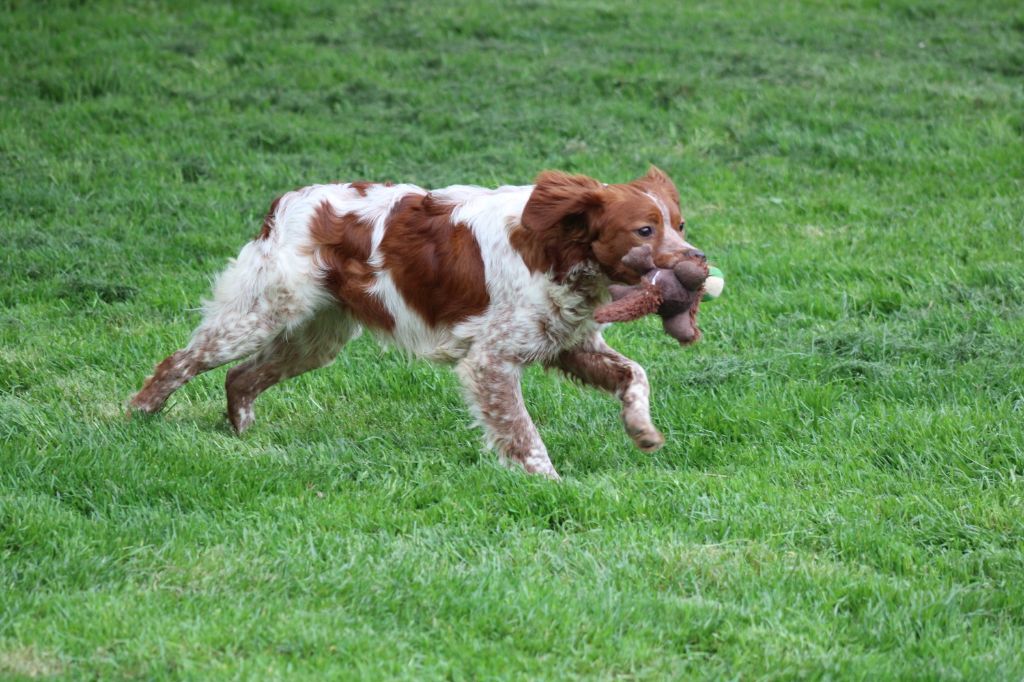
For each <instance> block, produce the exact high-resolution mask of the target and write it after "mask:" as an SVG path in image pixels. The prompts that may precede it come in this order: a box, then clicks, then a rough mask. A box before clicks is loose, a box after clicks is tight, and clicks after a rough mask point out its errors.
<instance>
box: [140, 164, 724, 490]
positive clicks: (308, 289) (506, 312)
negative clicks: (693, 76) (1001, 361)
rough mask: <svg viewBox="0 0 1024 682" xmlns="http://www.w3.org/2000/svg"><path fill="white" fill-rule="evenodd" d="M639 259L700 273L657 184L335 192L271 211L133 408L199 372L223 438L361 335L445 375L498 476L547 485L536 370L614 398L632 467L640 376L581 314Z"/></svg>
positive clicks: (674, 205) (352, 187)
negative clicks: (215, 378) (639, 253)
mask: <svg viewBox="0 0 1024 682" xmlns="http://www.w3.org/2000/svg"><path fill="white" fill-rule="evenodd" d="M645 244H646V245H649V246H650V250H651V253H652V254H653V259H654V263H655V265H657V266H658V267H661V268H672V267H673V266H674V265H676V264H677V263H679V262H680V261H682V260H684V259H697V260H700V261H704V254H703V253H701V252H700V251H699V250H698V249H696V248H695V247H694V246H693V245H691V244H690V243H689V242H687V241H686V239H685V222H684V220H683V218H682V215H681V213H680V207H679V191H678V190H677V189H676V186H675V184H674V183H673V182H672V180H671V179H669V177H668V176H667V175H666V174H665V173H663V172H662V171H661V170H659V169H658V168H656V167H653V166H652V167H651V168H650V170H649V171H648V172H647V174H646V175H644V176H642V177H640V178H637V179H636V180H633V181H631V182H628V183H623V184H604V183H601V182H598V181H597V180H594V179H592V178H589V177H586V176H583V175H569V174H566V173H562V172H558V171H545V172H543V173H541V174H540V175H539V176H538V177H537V179H536V181H535V184H533V185H526V186H504V187H499V188H497V189H485V188H481V187H475V186H468V185H454V186H451V187H446V188H444V189H436V190H430V191H428V190H425V189H423V188H420V187H417V186H415V185H409V184H391V183H370V182H350V183H338V184H327V185H313V186H310V187H305V188H303V189H299V190H296V191H293V192H289V193H287V194H284V195H282V196H280V197H278V198H277V199H276V200H275V201H274V202H273V204H271V207H270V211H269V212H268V213H267V216H266V218H265V220H264V222H263V225H262V229H261V230H260V232H259V234H258V235H257V236H256V237H255V238H254V239H253V240H252V241H250V242H249V243H248V244H246V245H245V246H244V247H243V248H242V250H241V252H240V253H239V255H238V257H237V258H236V259H234V260H233V261H231V262H230V264H229V265H228V267H227V269H226V270H225V271H224V272H223V273H221V274H220V276H219V277H218V278H217V280H216V282H215V284H214V289H213V298H212V300H209V301H207V302H205V305H204V315H203V320H202V322H201V324H200V325H199V326H198V328H197V329H196V330H195V332H194V333H193V335H192V339H191V341H190V342H189V343H188V345H187V346H185V347H184V348H183V349H181V350H178V351H176V352H174V353H172V354H171V355H170V356H169V357H167V358H166V359H165V360H163V361H162V362H160V363H159V364H158V365H157V366H156V369H155V370H154V372H153V375H152V376H150V377H149V378H147V379H146V381H145V383H144V385H143V386H142V388H141V390H140V391H139V392H138V393H137V394H135V396H134V397H132V398H131V400H130V402H129V408H130V410H131V411H136V412H142V413H149V414H152V413H155V412H158V411H159V410H160V409H161V408H162V407H163V405H164V403H165V402H166V401H167V398H168V396H170V394H171V393H173V392H174V391H175V390H177V389H178V388H180V387H181V386H182V385H184V384H185V383H186V382H187V381H189V380H190V379H192V378H193V377H195V376H196V375H197V374H200V373H201V372H206V371H208V370H211V369H213V368H215V367H219V366H220V365H223V364H226V363H229V362H232V361H236V360H242V359H245V362H242V363H241V364H239V365H237V366H235V367H233V368H232V369H231V370H230V371H229V372H228V374H227V379H226V382H225V389H226V392H227V405H228V410H227V415H228V418H229V420H230V421H231V424H232V426H233V427H234V429H235V430H236V431H237V432H238V433H242V432H243V431H245V430H246V429H247V428H248V427H249V426H250V425H251V424H252V422H253V419H254V413H253V402H254V401H255V399H256V397H257V396H259V395H260V394H261V393H262V392H263V391H265V390H267V389H268V388H270V387H271V386H273V385H274V384H276V383H278V382H280V381H282V380H283V379H287V378H289V377H294V376H296V375H299V374H302V373H303V372H308V371H310V370H312V369H316V368H319V367H323V366H325V365H327V364H329V363H330V362H331V361H332V360H333V359H334V358H335V356H336V355H337V354H338V352H339V351H340V349H341V347H342V346H343V345H344V344H345V343H346V342H347V341H349V340H351V339H353V338H355V337H356V336H357V335H358V334H359V333H360V332H361V331H362V329H363V328H364V327H366V328H369V329H370V330H372V331H373V332H375V333H376V334H377V335H378V336H379V337H381V338H382V339H386V340H387V341H388V342H389V343H393V344H395V345H397V346H398V347H400V348H403V349H405V350H407V351H408V352H410V353H412V354H413V355H416V356H420V357H424V358H428V359H430V360H434V361H438V362H443V363H447V364H451V365H454V367H455V371H456V373H457V375H458V378H459V380H460V382H461V385H462V387H463V389H464V392H465V395H466V400H467V402H468V403H469V406H470V408H471V411H472V412H473V414H474V416H475V417H476V419H477V421H478V423H479V424H480V425H481V426H482V427H483V430H484V432H485V436H486V440H487V443H488V445H489V446H490V447H492V448H494V449H495V450H497V452H498V454H499V457H500V458H501V460H502V461H503V462H504V463H506V464H509V465H512V466H515V465H518V466H521V467H522V468H523V469H525V470H526V471H527V472H529V473H535V474H541V475H544V476H548V477H551V478H555V479H557V478H558V473H557V472H556V471H555V468H554V466H553V465H552V463H551V459H550V458H549V456H548V452H547V448H546V447H545V445H544V442H543V441H542V440H541V438H540V435H539V434H538V432H537V428H536V427H535V426H534V424H533V421H532V420H531V419H530V416H529V414H528V413H527V411H526V406H525V405H524V403H523V394H522V389H521V386H520V378H521V375H522V371H523V368H524V366H526V365H528V364H530V363H534V362H539V363H542V364H543V365H544V366H545V367H547V368H556V369H559V370H561V371H562V372H564V373H565V374H567V375H569V376H570V377H572V378H575V379H577V380H579V381H580V382H582V383H584V384H587V385H591V386H595V387H597V388H599V389H603V390H605V391H608V392H610V393H612V394H614V395H615V396H616V397H618V398H619V400H620V401H621V402H622V420H623V423H624V425H625V428H626V432H627V433H628V434H629V436H630V438H631V439H632V440H633V442H634V443H635V444H636V445H637V446H638V447H639V448H640V449H641V450H643V451H647V452H651V451H654V450H657V449H658V448H660V447H661V446H662V445H663V444H664V437H663V436H662V435H661V433H660V432H659V431H658V429H656V428H655V426H654V424H653V423H652V422H651V417H650V404H649V403H650V387H649V385H648V382H647V375H646V373H645V372H644V369H643V368H642V367H641V366H640V365H638V364H637V363H636V362H634V361H632V360H630V359H629V358H627V357H625V356H624V355H622V354H620V353H618V352H617V351H615V350H613V349H612V348H611V347H609V346H608V344H607V343H605V341H604V339H603V337H602V335H601V330H602V328H603V326H604V325H600V324H598V323H597V322H595V321H594V315H593V313H594V309H595V307H597V306H598V305H599V304H601V303H602V302H606V301H607V300H608V297H609V294H608V288H609V285H611V284H612V283H620V284H627V285H628V284H636V283H638V282H639V281H640V277H641V275H642V274H643V273H639V272H637V271H635V270H633V269H631V268H629V267H628V266H626V265H624V264H623V263H622V259H623V257H624V256H625V255H626V254H627V253H628V252H629V251H630V250H631V249H633V248H634V247H637V246H641V245H645Z"/></svg>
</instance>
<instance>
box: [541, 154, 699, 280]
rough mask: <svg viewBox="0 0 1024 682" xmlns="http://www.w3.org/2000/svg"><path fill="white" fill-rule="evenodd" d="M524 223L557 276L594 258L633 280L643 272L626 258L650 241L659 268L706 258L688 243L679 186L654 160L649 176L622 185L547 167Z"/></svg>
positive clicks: (616, 277) (616, 275)
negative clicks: (567, 267) (580, 261)
mask: <svg viewBox="0 0 1024 682" xmlns="http://www.w3.org/2000/svg"><path fill="white" fill-rule="evenodd" d="M522 226H523V228H524V231H525V232H526V233H527V234H528V235H529V236H530V237H531V238H532V239H533V240H536V242H535V244H534V248H533V251H534V256H535V259H536V260H539V261H546V262H549V267H550V269H553V270H554V271H555V273H556V275H558V274H564V272H559V271H560V270H564V269H566V266H567V265H570V264H571V263H572V262H574V261H578V260H583V259H590V260H593V261H595V262H597V263H598V264H599V265H600V267H601V269H602V270H603V271H604V272H605V274H606V275H608V277H609V278H610V279H612V280H613V281H616V282H623V283H626V284H635V283H637V282H638V281H640V277H641V275H643V274H644V273H643V272H642V271H638V270H636V269H635V268H632V267H630V266H629V265H628V264H627V263H624V262H623V259H624V258H625V257H626V254H628V253H629V252H630V251H631V250H632V249H634V248H635V247H637V246H643V245H647V246H649V247H650V249H651V254H652V256H653V259H654V263H655V265H656V266H657V267H659V268H673V267H675V266H676V265H677V264H678V263H680V262H681V261H684V260H687V259H694V260H699V261H701V262H703V260H704V254H703V253H701V252H700V251H699V250H698V249H697V248H695V247H694V246H693V245H692V244H690V243H689V242H687V241H686V238H685V227H686V223H685V221H684V219H683V216H682V213H681V212H680V209H679V191H678V190H677V189H676V186H675V184H673V182H672V180H670V179H669V177H668V176H667V175H665V173H663V172H662V171H661V170H659V169H658V168H655V167H653V166H652V167H651V169H650V170H649V171H648V172H647V174H646V175H644V176H643V177H640V178H637V179H636V180H633V181H632V182H627V183H623V184H619V185H605V184H602V183H600V182H598V181H596V180H594V179H593V178H588V177H586V176H583V175H567V174H566V173H561V172H558V171H545V172H543V173H541V174H540V175H539V176H538V177H537V182H536V185H535V186H534V189H533V193H532V194H531V195H530V198H529V200H528V201H527V203H526V208H525V209H524V210H523V216H522ZM627 261H628V259H627Z"/></svg>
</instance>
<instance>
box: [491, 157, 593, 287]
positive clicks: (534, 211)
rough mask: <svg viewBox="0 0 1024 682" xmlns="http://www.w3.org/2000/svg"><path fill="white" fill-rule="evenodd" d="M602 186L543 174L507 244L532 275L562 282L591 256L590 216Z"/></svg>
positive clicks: (580, 177) (552, 173) (573, 177)
mask: <svg viewBox="0 0 1024 682" xmlns="http://www.w3.org/2000/svg"><path fill="white" fill-rule="evenodd" d="M600 192H601V183H599V182H597V181H596V180H594V179H592V178H588V177H586V176H583V175H568V174H566V173H561V172H558V171H545V172H543V173H541V174H540V175H539V176H537V182H536V185H535V187H534V189H533V192H532V193H531V194H530V198H529V200H528V201H527V202H526V207H525V208H524V209H523V216H522V221H521V223H522V224H521V225H517V226H515V227H514V228H513V229H512V232H511V234H510V235H509V241H510V242H511V244H512V248H514V249H515V250H516V251H518V252H519V255H520V256H522V258H523V261H524V262H525V263H526V267H528V268H529V269H530V271H531V272H551V273H553V274H554V277H555V280H556V281H559V282H560V281H562V280H563V279H564V278H565V275H566V273H568V272H569V270H571V269H572V267H573V266H574V265H577V264H578V263H581V262H583V261H585V260H587V259H588V258H590V257H591V256H592V254H591V250H590V241H591V239H590V230H589V214H590V212H591V211H593V210H595V209H597V208H598V207H599V206H600V204H601V199H600Z"/></svg>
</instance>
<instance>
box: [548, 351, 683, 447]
mask: <svg viewBox="0 0 1024 682" xmlns="http://www.w3.org/2000/svg"><path fill="white" fill-rule="evenodd" d="M553 366H554V367H557V368H558V369H560V370H562V371H563V372H565V373H566V374H568V375H569V376H572V377H575V378H576V379H579V380H580V381H582V382H583V383H585V384H588V385H590V386H595V387H597V388H600V389H603V390H605V391H608V392H609V393H612V394H613V395H615V396H616V397H617V398H618V399H619V400H621V401H622V423H623V425H624V426H625V427H626V433H628V434H629V437H630V438H632V439H633V442H634V443H636V446H637V447H638V448H640V449H641V450H643V451H644V452H654V451H655V450H657V449H658V448H660V447H661V446H662V445H664V444H665V437H664V436H662V435H661V433H660V432H659V431H658V429H656V428H655V427H654V423H653V422H652V421H651V402H650V401H651V387H650V385H649V384H648V383H647V373H646V372H645V371H644V368H643V367H641V366H640V365H638V364H637V363H636V362H634V361H633V360H630V359H629V358H627V357H626V356H625V355H623V354H622V353H619V352H618V351H616V350H614V349H613V348H612V347H611V346H609V345H608V344H607V343H605V341H604V338H602V337H601V336H600V335H597V336H595V337H593V338H591V339H590V340H589V341H587V342H586V343H584V344H582V345H580V346H577V347H576V348H573V349H571V350H566V351H562V353H561V354H560V355H559V356H558V357H557V358H556V359H555V362H554V363H553Z"/></svg>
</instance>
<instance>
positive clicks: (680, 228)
mask: <svg viewBox="0 0 1024 682" xmlns="http://www.w3.org/2000/svg"><path fill="white" fill-rule="evenodd" d="M679 231H680V232H682V233H683V234H686V221H685V220H684V221H682V222H681V223H679Z"/></svg>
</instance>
